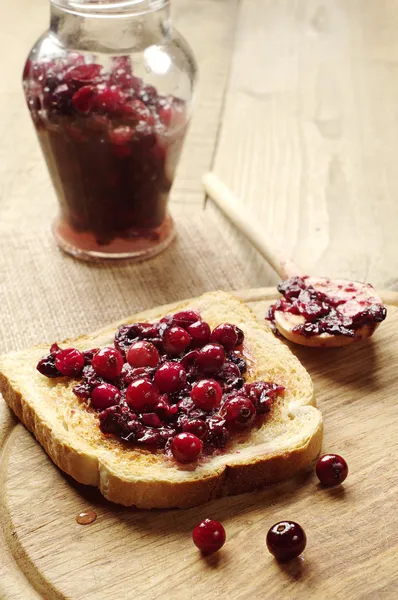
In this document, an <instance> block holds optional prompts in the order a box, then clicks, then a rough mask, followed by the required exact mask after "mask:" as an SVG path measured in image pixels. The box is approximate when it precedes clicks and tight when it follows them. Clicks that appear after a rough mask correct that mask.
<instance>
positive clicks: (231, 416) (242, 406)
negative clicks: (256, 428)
mask: <svg viewBox="0 0 398 600" xmlns="http://www.w3.org/2000/svg"><path fill="white" fill-rule="evenodd" d="M222 415H223V416H224V418H225V420H226V422H227V425H229V426H231V427H237V428H239V429H241V428H245V427H250V425H251V424H252V423H253V421H254V419H255V418H256V409H255V407H254V404H253V402H252V401H251V400H249V399H248V398H245V397H244V396H237V397H235V398H231V399H230V400H227V401H226V402H225V404H224V406H223V407H222Z"/></svg>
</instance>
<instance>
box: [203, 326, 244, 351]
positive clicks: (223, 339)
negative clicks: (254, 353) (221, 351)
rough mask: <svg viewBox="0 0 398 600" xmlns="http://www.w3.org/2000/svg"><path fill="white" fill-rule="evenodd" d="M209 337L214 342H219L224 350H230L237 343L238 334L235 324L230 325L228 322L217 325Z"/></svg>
mask: <svg viewBox="0 0 398 600" xmlns="http://www.w3.org/2000/svg"><path fill="white" fill-rule="evenodd" d="M210 339H211V341H212V342H214V343H215V344H221V346H223V348H225V350H232V349H233V348H235V346H236V345H237V343H238V334H237V332H236V329H235V325H231V324H230V323H222V324H221V325H218V326H217V327H216V328H215V329H213V331H212V333H211V338H210Z"/></svg>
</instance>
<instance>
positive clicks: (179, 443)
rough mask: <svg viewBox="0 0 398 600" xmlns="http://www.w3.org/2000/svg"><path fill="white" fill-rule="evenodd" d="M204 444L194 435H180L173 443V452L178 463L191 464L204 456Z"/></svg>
mask: <svg viewBox="0 0 398 600" xmlns="http://www.w3.org/2000/svg"><path fill="white" fill-rule="evenodd" d="M202 449H203V443H202V441H201V440H200V439H199V438H198V437H196V435H193V433H179V434H178V435H176V436H175V437H174V438H173V441H172V442H171V451H172V453H173V456H174V458H175V459H176V461H178V462H180V463H191V462H194V461H195V460H197V459H198V458H199V456H200V455H201V454H202Z"/></svg>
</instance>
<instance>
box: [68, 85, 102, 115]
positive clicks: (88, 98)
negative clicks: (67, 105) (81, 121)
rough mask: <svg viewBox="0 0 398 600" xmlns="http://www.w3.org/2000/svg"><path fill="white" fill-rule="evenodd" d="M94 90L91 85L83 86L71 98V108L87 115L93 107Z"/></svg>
mask: <svg viewBox="0 0 398 600" xmlns="http://www.w3.org/2000/svg"><path fill="white" fill-rule="evenodd" d="M95 94H96V93H95V90H94V88H93V87H92V86H91V85H84V86H83V87H81V88H80V89H79V90H77V92H75V93H74V94H73V96H72V104H73V108H75V109H76V110H77V111H79V112H81V113H88V112H90V110H91V109H92V108H93V106H94V100H95Z"/></svg>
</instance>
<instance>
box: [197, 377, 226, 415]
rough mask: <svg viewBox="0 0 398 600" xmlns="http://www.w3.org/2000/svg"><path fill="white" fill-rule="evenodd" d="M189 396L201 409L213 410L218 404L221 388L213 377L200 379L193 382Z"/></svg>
mask: <svg viewBox="0 0 398 600" xmlns="http://www.w3.org/2000/svg"><path fill="white" fill-rule="evenodd" d="M191 398H192V400H193V401H194V403H195V405H196V406H198V407H199V408H201V409H202V410H213V408H216V407H217V406H219V405H220V402H221V398H222V389H221V386H220V384H219V383H217V381H214V379H202V381H198V383H195V385H194V386H193V388H192V390H191Z"/></svg>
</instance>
